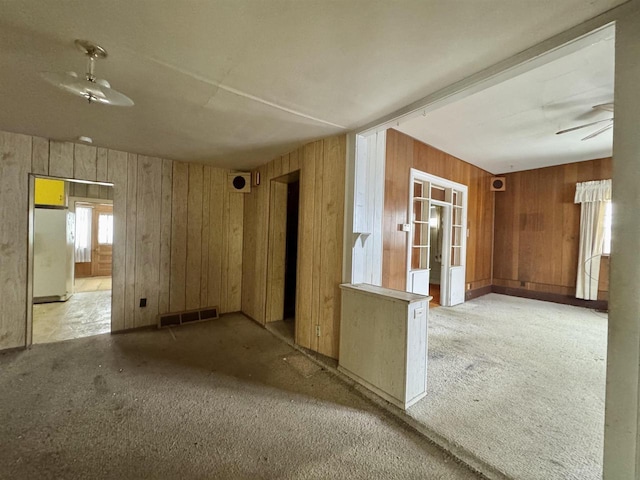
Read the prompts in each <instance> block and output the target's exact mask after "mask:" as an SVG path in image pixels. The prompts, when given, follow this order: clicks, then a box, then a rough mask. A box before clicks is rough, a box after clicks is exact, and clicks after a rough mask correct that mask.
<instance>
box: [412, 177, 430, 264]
mask: <svg viewBox="0 0 640 480" xmlns="http://www.w3.org/2000/svg"><path fill="white" fill-rule="evenodd" d="M411 220H412V222H411V270H425V269H428V268H429V182H422V181H415V182H414V183H413V218H412V219H411Z"/></svg>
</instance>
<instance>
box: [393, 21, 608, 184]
mask: <svg viewBox="0 0 640 480" xmlns="http://www.w3.org/2000/svg"><path fill="white" fill-rule="evenodd" d="M594 37H595V36H594ZM614 42H615V39H614V28H613V27H608V28H607V29H606V31H604V32H599V33H598V35H597V40H593V41H588V40H587V41H585V42H584V43H585V44H586V46H585V47H584V48H582V49H580V50H578V51H574V52H572V53H569V54H567V55H565V56H561V57H560V58H558V59H556V60H553V61H550V62H549V63H546V64H544V65H542V66H540V67H538V68H536V69H533V70H530V71H528V72H526V73H523V74H521V75H519V76H517V77H515V78H512V79H510V80H507V81H505V82H503V83H500V84H498V85H495V86H493V87H490V88H487V89H486V90H483V91H481V92H479V93H476V94H474V95H471V96H469V97H466V98H464V99H462V100H459V101H457V102H455V103H451V104H449V105H446V106H444V107H442V108H439V109H437V110H435V111H433V112H429V113H427V114H426V116H422V115H418V116H416V117H415V118H412V119H410V120H408V121H406V122H404V123H401V124H400V126H399V127H397V129H398V130H400V131H402V132H404V133H406V134H407V135H410V136H412V137H414V138H417V139H418V140H420V141H422V142H424V143H427V144H429V145H432V146H434V147H436V148H439V149H440V150H443V151H445V152H447V153H450V154H451V155H454V156H456V157H458V158H461V159H463V160H465V161H467V162H469V163H473V164H474V165H477V166H479V167H481V168H483V169H485V170H487V171H489V172H492V173H506V172H511V171H519V170H528V169H532V168H541V167H547V166H550V165H559V164H563V163H571V162H579V161H583V160H592V159H595V158H603V157H608V156H611V151H612V143H613V131H612V130H609V131H607V132H605V133H603V134H601V135H599V136H597V137H594V138H592V139H589V140H585V141H582V140H581V139H582V138H584V137H585V136H587V135H589V134H590V133H593V132H595V131H596V130H598V129H599V128H601V127H602V126H604V125H606V123H602V124H598V125H595V126H592V127H587V128H584V129H580V130H576V131H574V132H570V133H565V134H562V135H556V134H555V132H557V131H560V130H563V129H566V128H570V127H574V126H578V125H582V124H585V123H590V122H594V121H596V120H603V119H607V118H611V117H612V115H613V114H611V113H610V112H606V111H602V110H594V109H592V108H591V107H592V106H594V105H598V104H602V103H608V102H613V87H614V53H615V51H614ZM555 55H557V52H556V54H555Z"/></svg>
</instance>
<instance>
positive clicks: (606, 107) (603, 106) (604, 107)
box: [556, 103, 613, 140]
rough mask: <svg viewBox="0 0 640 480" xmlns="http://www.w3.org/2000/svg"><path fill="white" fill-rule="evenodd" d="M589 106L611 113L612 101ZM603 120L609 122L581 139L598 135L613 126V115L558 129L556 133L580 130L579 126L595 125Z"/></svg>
mask: <svg viewBox="0 0 640 480" xmlns="http://www.w3.org/2000/svg"><path fill="white" fill-rule="evenodd" d="M591 108H593V109H594V110H603V111H605V112H611V113H613V103H601V104H600V105H594V106H593V107H591ZM604 122H609V123H608V124H607V125H605V126H604V127H601V128H599V129H598V130H596V131H595V132H593V133H591V134H589V135H587V136H586V137H584V138H583V139H582V140H589V139H590V138H594V137H597V136H598V135H600V134H601V133H604V132H606V131H607V130H611V129H612V128H613V116H612V117H611V118H605V119H604V120H597V121H595V122H589V123H585V124H584V125H578V126H577V127H571V128H567V129H565V130H560V131H559V132H556V135H562V134H563V133H569V132H573V131H574V130H580V129H581V128H586V127H591V126H592V125H597V124H599V123H604Z"/></svg>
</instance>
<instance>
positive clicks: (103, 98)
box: [40, 40, 133, 107]
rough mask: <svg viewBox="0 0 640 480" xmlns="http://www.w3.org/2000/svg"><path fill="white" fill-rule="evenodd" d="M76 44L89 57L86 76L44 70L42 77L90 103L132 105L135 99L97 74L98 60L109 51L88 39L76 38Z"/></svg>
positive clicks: (105, 56)
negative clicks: (114, 87)
mask: <svg viewBox="0 0 640 480" xmlns="http://www.w3.org/2000/svg"><path fill="white" fill-rule="evenodd" d="M75 45H76V47H77V48H78V50H80V51H81V52H82V53H84V54H85V55H86V56H87V57H88V61H87V72H86V73H85V74H84V78H83V77H80V76H79V75H78V74H77V73H76V72H65V73H55V72H42V73H41V74H40V75H41V76H42V78H44V79H45V80H46V81H47V82H49V83H51V84H52V85H54V86H56V87H58V88H60V89H62V90H64V91H65V92H69V93H72V94H74V95H77V96H79V97H83V98H85V99H86V100H87V101H88V102H89V103H93V102H97V103H102V104H104V105H114V106H118V107H131V106H132V105H133V100H131V99H130V98H129V97H127V96H126V95H125V94H123V93H120V92H118V91H117V90H114V89H113V88H111V85H110V84H109V82H107V81H106V80H104V79H103V78H98V77H96V76H95V73H94V70H95V63H96V60H99V59H101V58H107V51H106V50H105V49H104V48H102V47H101V46H100V45H96V44H95V43H93V42H90V41H88V40H76V41H75Z"/></svg>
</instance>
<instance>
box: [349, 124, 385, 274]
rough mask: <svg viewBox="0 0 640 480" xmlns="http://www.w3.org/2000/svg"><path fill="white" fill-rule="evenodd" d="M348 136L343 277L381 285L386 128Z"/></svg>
mask: <svg viewBox="0 0 640 480" xmlns="http://www.w3.org/2000/svg"><path fill="white" fill-rule="evenodd" d="M348 138H349V142H348V148H347V152H348V153H347V155H348V157H347V176H348V181H349V184H348V185H347V190H346V192H347V196H346V202H345V205H346V206H347V207H348V208H346V209H345V258H344V265H345V271H344V272H343V278H344V281H345V282H346V283H369V284H372V285H378V286H379V285H381V284H382V218H383V213H384V170H385V157H386V131H384V130H383V131H382V132H378V133H373V134H370V135H368V136H361V135H354V136H351V135H350V136H349V137H348ZM349 208H350V210H349ZM349 267H350V268H349ZM347 268H349V270H348V271H347Z"/></svg>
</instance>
